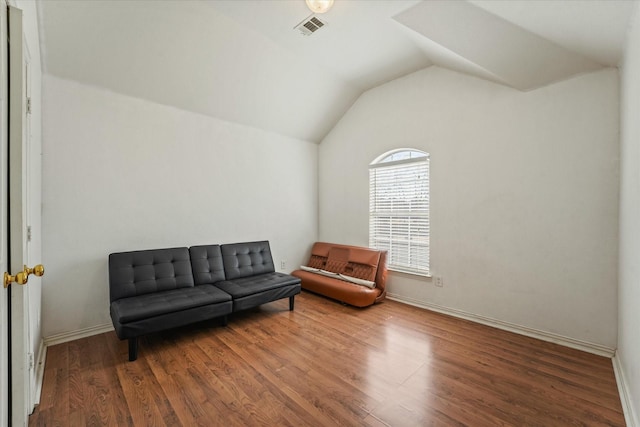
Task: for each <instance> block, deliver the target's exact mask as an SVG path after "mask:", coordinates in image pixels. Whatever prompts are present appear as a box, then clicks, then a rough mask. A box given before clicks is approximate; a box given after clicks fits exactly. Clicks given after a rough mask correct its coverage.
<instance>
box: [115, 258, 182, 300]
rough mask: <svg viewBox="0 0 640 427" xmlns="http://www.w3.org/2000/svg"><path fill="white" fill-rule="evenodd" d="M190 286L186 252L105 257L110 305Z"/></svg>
mask: <svg viewBox="0 0 640 427" xmlns="http://www.w3.org/2000/svg"><path fill="white" fill-rule="evenodd" d="M191 286H193V274H192V273H191V262H190V260H189V250H188V249H187V248H171V249H155V250H146V251H132V252H119V253H113V254H111V255H109V291H110V299H111V302H113V301H116V300H119V299H121V298H129V297H134V296H137V295H144V294H149V293H153V292H159V291H166V290H171V289H178V288H186V287H191Z"/></svg>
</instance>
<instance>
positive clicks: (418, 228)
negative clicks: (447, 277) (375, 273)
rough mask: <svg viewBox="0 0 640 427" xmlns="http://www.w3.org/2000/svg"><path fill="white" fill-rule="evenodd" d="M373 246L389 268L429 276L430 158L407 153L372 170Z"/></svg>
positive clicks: (371, 228) (370, 213)
mask: <svg viewBox="0 0 640 427" xmlns="http://www.w3.org/2000/svg"><path fill="white" fill-rule="evenodd" d="M369 246H370V247H372V248H376V249H381V250H382V249H386V250H387V251H388V262H389V268H390V269H392V270H398V271H404V272H407V273H413V274H420V275H429V155H428V154H427V153H423V152H421V151H411V150H403V151H396V152H394V153H392V154H389V155H387V156H386V157H384V158H383V159H382V160H380V161H377V162H375V163H373V164H372V165H371V166H370V168H369Z"/></svg>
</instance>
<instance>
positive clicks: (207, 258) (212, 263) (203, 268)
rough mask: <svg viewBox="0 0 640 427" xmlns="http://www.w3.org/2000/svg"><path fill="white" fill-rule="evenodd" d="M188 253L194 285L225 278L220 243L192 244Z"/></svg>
mask: <svg viewBox="0 0 640 427" xmlns="http://www.w3.org/2000/svg"><path fill="white" fill-rule="evenodd" d="M189 254H190V255H191V269H192V270H193V280H194V282H195V284H196V286H197V285H204V284H210V283H216V282H219V281H221V280H224V279H225V276H224V265H223V264H222V252H221V251H220V245H206V246H192V247H190V248H189Z"/></svg>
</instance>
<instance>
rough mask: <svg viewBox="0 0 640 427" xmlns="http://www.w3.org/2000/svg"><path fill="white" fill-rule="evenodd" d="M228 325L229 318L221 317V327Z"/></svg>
mask: <svg viewBox="0 0 640 427" xmlns="http://www.w3.org/2000/svg"><path fill="white" fill-rule="evenodd" d="M228 324H229V316H227V315H226V314H225V315H224V316H222V326H227V325H228Z"/></svg>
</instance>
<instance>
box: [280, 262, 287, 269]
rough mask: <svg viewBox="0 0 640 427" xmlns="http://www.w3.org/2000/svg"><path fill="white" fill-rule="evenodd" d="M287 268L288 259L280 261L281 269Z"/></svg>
mask: <svg viewBox="0 0 640 427" xmlns="http://www.w3.org/2000/svg"><path fill="white" fill-rule="evenodd" d="M285 268H287V261H280V270H284V269H285Z"/></svg>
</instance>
